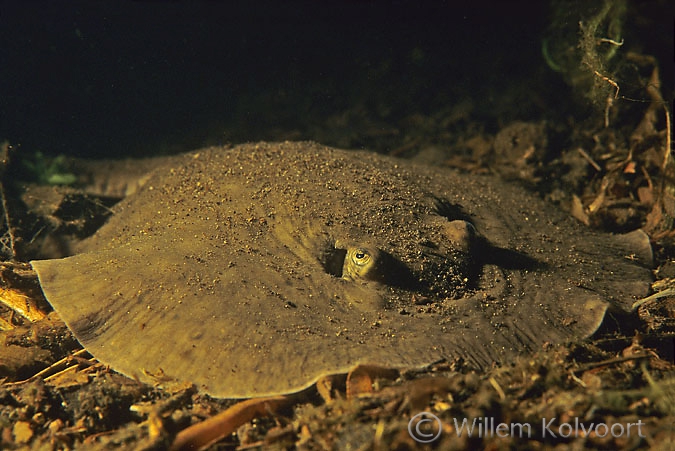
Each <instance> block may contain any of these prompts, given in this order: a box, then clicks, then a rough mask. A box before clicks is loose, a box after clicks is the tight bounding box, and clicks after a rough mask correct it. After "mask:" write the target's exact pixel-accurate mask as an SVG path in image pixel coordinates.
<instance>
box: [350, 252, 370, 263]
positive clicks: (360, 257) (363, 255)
mask: <svg viewBox="0 0 675 451" xmlns="http://www.w3.org/2000/svg"><path fill="white" fill-rule="evenodd" d="M352 261H353V262H354V264H355V265H358V266H364V265H367V264H368V262H369V261H370V254H369V253H368V252H366V251H364V250H363V249H357V250H356V251H354V255H353V256H352Z"/></svg>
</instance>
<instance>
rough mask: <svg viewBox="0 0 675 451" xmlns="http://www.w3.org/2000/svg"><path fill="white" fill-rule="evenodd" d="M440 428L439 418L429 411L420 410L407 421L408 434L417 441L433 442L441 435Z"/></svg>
mask: <svg viewBox="0 0 675 451" xmlns="http://www.w3.org/2000/svg"><path fill="white" fill-rule="evenodd" d="M434 424H435V426H434ZM441 430H442V424H441V420H440V419H439V418H438V417H437V416H436V415H434V414H433V413H429V412H420V413H418V414H417V415H415V416H414V417H412V418H411V419H410V421H409V422H408V434H410V436H411V437H412V439H413V440H415V441H416V442H417V443H431V442H433V441H434V440H436V439H437V438H438V437H440V436H441Z"/></svg>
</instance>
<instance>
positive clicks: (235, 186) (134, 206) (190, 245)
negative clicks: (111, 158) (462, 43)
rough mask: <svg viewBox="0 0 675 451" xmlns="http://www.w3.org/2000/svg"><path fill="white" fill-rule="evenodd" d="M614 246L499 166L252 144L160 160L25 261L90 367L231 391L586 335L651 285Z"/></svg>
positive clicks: (472, 359)
mask: <svg viewBox="0 0 675 451" xmlns="http://www.w3.org/2000/svg"><path fill="white" fill-rule="evenodd" d="M628 247H629V246H628V245H626V240H624V239H622V238H620V237H616V236H608V235H601V234H596V233H593V232H591V231H589V230H587V229H585V228H582V227H580V226H578V225H577V224H576V223H575V222H574V221H573V220H572V219H570V218H568V217H566V216H565V215H564V214H562V213H561V212H559V211H557V210H556V209H555V208H553V207H551V206H549V205H547V204H545V203H544V202H542V201H540V200H538V199H536V198H534V197H533V196H531V195H529V194H527V193H525V192H524V191H522V190H521V189H518V188H516V187H512V186H509V185H507V184H504V183H501V182H498V181H495V180H494V179H488V178H485V177H481V176H469V175H462V174H460V173H458V172H455V171H452V170H443V169H435V168H430V167H427V166H417V165H414V164H412V163H409V162H406V161H400V160H396V159H392V158H387V157H383V156H379V155H376V154H372V153H366V152H350V151H341V150H335V149H331V148H326V147H322V146H319V145H316V144H312V143H283V144H272V143H260V144H255V145H242V146H238V147H235V148H233V149H221V148H211V149H204V150H200V151H197V152H193V153H189V154H185V155H181V156H178V157H175V158H172V159H170V160H169V161H168V162H166V160H165V163H163V164H162V165H161V166H160V167H158V168H157V169H155V170H154V171H153V172H152V174H151V175H150V177H149V178H148V181H147V182H146V183H145V185H144V186H143V187H142V188H141V189H140V190H139V191H138V192H136V193H135V194H133V195H131V196H129V197H127V198H126V199H125V200H124V201H122V202H120V203H119V204H118V205H117V206H116V207H115V214H114V215H113V217H112V218H111V219H110V220H109V222H108V223H107V224H106V225H105V226H103V227H102V228H101V229H100V230H99V231H98V232H97V234H96V235H94V236H93V237H92V238H90V239H89V240H87V241H85V242H84V243H83V244H82V249H81V251H82V252H81V253H79V254H77V255H75V256H72V257H68V258H63V259H55V260H44V261H34V262H32V264H33V267H34V268H35V270H36V271H37V273H38V276H39V278H40V283H41V285H42V289H43V291H44V293H45V296H46V298H47V299H48V300H49V302H50V303H51V304H52V305H53V306H54V308H55V310H56V311H57V312H58V313H59V315H60V316H61V317H62V318H63V319H64V320H65V322H66V323H67V325H68V326H69V327H70V329H71V330H72V331H73V332H74V334H75V336H76V337H77V338H78V339H79V341H80V342H81V343H82V344H83V345H84V346H85V347H86V348H87V349H88V350H89V351H90V352H91V353H92V354H93V355H94V356H95V357H96V358H97V359H99V360H100V361H101V362H103V363H106V364H109V365H110V366H111V367H112V368H114V369H116V370H117V371H120V372H122V373H124V374H127V375H129V376H132V377H136V378H139V379H141V380H145V381H152V378H151V376H149V375H150V374H158V373H160V374H163V375H164V376H166V377H171V378H174V379H177V380H184V381H190V382H193V383H195V384H197V386H198V387H200V388H201V389H202V390H204V391H206V392H207V393H209V394H211V395H214V396H219V397H229V398H240V397H253V396H263V395H272V394H280V393H289V392H294V391H297V390H300V389H303V388H305V387H307V386H309V385H310V384H312V383H313V382H314V381H316V380H317V378H319V377H321V376H323V375H327V374H334V373H341V372H346V371H348V370H349V369H350V368H352V367H354V366H355V365H357V364H373V365H379V366H386V367H394V368H408V367H419V366H422V365H426V364H429V363H432V362H435V361H438V360H439V359H448V360H452V359H455V358H459V357H461V358H463V359H465V360H466V361H467V362H468V363H470V364H472V365H475V366H476V367H481V366H485V365H489V364H491V363H492V362H495V361H504V360H505V359H509V358H512V357H513V356H514V355H516V354H518V353H522V352H526V351H530V350H534V349H537V348H539V347H541V345H542V344H543V343H545V342H551V343H554V342H562V341H565V340H568V339H572V338H581V337H585V336H588V335H589V334H591V333H593V332H594V331H595V330H596V329H597V327H598V325H599V324H600V322H601V321H602V319H603V316H604V314H605V312H606V310H607V307H608V306H609V305H610V302H615V303H616V302H618V303H621V302H623V303H625V305H629V304H630V303H631V302H632V301H633V300H634V298H635V297H636V296H642V295H644V294H645V293H646V290H647V287H648V283H649V280H650V271H649V270H648V269H647V268H646V266H645V265H642V264H640V262H639V261H635V259H632V260H630V259H627V258H625V257H626V256H627V255H628V254H630V253H633V252H632V251H631V250H630V249H628Z"/></svg>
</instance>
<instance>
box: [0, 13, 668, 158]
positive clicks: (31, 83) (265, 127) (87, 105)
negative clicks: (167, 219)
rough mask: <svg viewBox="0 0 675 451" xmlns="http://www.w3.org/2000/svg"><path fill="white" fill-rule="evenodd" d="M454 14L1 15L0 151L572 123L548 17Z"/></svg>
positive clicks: (168, 147)
mask: <svg viewBox="0 0 675 451" xmlns="http://www.w3.org/2000/svg"><path fill="white" fill-rule="evenodd" d="M457 3H458V2H442V1H438V2H419V1H398V2H384V1H370V2H365V1H344V0H343V1H325V2H324V1H288V2H281V1H255V0H254V1H234V2H229V1H228V2H216V1H210V2H206V1H195V2H160V1H150V2H131V1H107V2H105V1H103V2H93V1H69V2H65V1H63V2H62V1H54V2H46V1H45V2H40V1H28V2H26V1H0V68H1V70H0V140H9V141H10V142H11V143H12V144H13V145H20V146H21V147H22V148H23V149H25V150H27V151H31V152H34V151H41V152H44V153H46V154H60V153H66V154H70V155H78V156H98V157H102V156H106V157H114V156H120V155H145V154H149V153H152V152H157V151H160V152H176V151H181V150H188V149H191V148H195V147H198V146H201V145H205V144H220V143H224V142H237V141H245V140H258V139H275V138H279V137H284V136H285V135H284V134H283V133H275V132H274V130H295V131H296V132H295V134H293V135H292V136H293V138H294V139H316V138H317V136H315V134H314V133H313V131H312V130H313V127H312V125H311V124H314V125H317V124H319V125H318V126H321V125H320V124H323V126H327V127H330V123H329V122H326V121H327V120H328V119H327V118H330V117H332V116H335V115H339V114H340V112H344V111H349V110H353V109H355V108H363V109H365V110H367V111H368V112H369V113H368V114H369V115H371V116H372V115H374V116H375V117H377V118H378V120H381V121H382V123H385V124H386V123H391V124H396V123H397V121H400V120H402V118H405V117H407V116H410V115H411V114H413V113H420V114H432V113H433V112H434V111H438V110H441V109H443V108H448V107H449V106H451V105H453V104H457V103H459V102H461V101H464V100H466V99H470V100H471V102H472V105H473V107H472V110H471V115H472V120H476V121H480V122H481V123H483V124H485V126H486V127H488V128H492V129H496V128H498V127H499V126H500V125H501V124H503V123H505V122H509V121H511V120H515V119H523V120H528V119H541V118H543V117H545V116H546V115H550V114H565V112H569V111H571V109H572V108H573V107H574V106H573V105H572V104H570V103H569V88H568V87H567V85H565V84H564V83H563V82H562V80H561V79H560V77H559V76H558V74H556V73H555V72H553V71H551V70H549V69H547V68H546V66H545V64H543V62H542V55H541V39H542V34H543V33H544V30H545V29H546V25H547V23H548V20H549V17H550V15H549V8H548V5H547V2H543V1H541V2H536V1H513V2H496V1H485V0H478V1H473V2H462V3H461V4H459V5H458V4H457ZM670 25H672V24H670ZM671 39H672V36H671ZM657 41H658V39H657ZM523 88H524V89H523ZM569 114H573V113H569ZM322 121H323V122H322ZM270 130H272V131H270ZM325 140H326V139H324V141H325ZM328 140H330V139H328ZM326 144H334V143H331V142H326ZM368 144H369V143H360V142H356V143H355V146H365V145H368ZM383 150H385V151H386V150H387V149H383Z"/></svg>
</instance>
